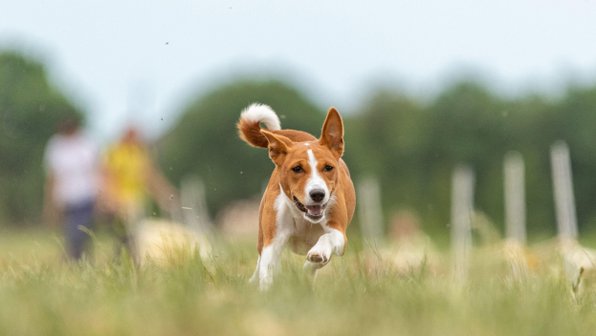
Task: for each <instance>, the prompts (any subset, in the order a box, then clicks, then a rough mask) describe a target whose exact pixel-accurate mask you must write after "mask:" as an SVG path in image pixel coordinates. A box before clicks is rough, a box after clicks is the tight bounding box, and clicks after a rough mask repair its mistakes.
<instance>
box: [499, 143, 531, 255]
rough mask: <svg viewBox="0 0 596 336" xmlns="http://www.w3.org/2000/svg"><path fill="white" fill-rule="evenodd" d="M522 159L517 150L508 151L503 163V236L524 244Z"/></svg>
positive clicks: (524, 207) (523, 170)
mask: <svg viewBox="0 0 596 336" xmlns="http://www.w3.org/2000/svg"><path fill="white" fill-rule="evenodd" d="M524 175H525V167H524V160H523V158H522V156H521V154H520V153H519V152H509V153H507V154H506V155H505V163H504V181H503V184H504V186H503V187H504V190H505V193H504V197H505V237H506V238H507V240H509V241H513V242H515V243H518V244H520V245H521V246H525V245H526V193H525V177H524Z"/></svg>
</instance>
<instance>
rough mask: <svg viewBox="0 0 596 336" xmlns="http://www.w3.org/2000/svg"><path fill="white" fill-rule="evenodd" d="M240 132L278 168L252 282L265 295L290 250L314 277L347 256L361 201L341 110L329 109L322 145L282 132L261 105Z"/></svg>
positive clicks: (265, 206)
mask: <svg viewBox="0 0 596 336" xmlns="http://www.w3.org/2000/svg"><path fill="white" fill-rule="evenodd" d="M261 123H262V124H264V125H265V126H266V127H267V129H266V130H265V129H261V127H260V124H261ZM237 126H238V130H239V135H240V138H241V139H242V140H244V141H246V142H247V143H248V144H249V145H252V146H255V147H263V148H268V150H269V157H270V158H271V160H272V161H273V163H274V164H275V169H274V170H273V173H272V174H271V178H270V179H269V184H268V185H267V189H266V190H265V194H264V195H263V198H262V200H261V205H260V209H259V238H258V244H257V250H258V252H259V258H258V260H257V267H256V270H255V272H254V274H253V276H252V277H251V282H254V281H257V280H258V281H259V287H260V288H261V289H267V288H268V287H269V286H270V285H271V283H272V280H273V273H274V272H275V269H276V268H277V265H278V263H279V258H280V255H281V252H282V250H283V248H284V246H285V245H286V244H287V245H289V246H290V247H291V249H292V250H293V251H294V252H295V253H298V254H302V255H304V254H306V262H305V264H304V268H305V269H307V270H308V271H309V272H312V273H313V274H314V273H315V272H316V271H317V270H318V269H319V268H321V267H323V266H325V265H326V264H327V263H328V262H329V260H331V257H332V256H333V255H343V253H344V247H345V245H346V242H347V238H346V228H347V227H348V224H350V222H351V220H352V216H353V215H354V208H355V203H356V195H355V191H354V185H353V184H352V180H351V179H350V173H349V171H348V167H347V166H346V164H345V162H344V161H343V160H342V158H341V157H342V155H343V153H344V139H343V138H344V129H343V122H342V119H341V116H340V115H339V113H338V112H337V110H335V109H334V108H330V109H329V112H328V113H327V117H326V118H325V122H324V123H323V129H322V132H321V137H320V138H319V139H317V138H315V137H314V136H312V135H311V134H309V133H306V132H303V131H297V130H291V129H283V130H282V129H281V127H280V123H279V118H278V117H277V115H276V114H275V112H274V111H273V110H272V109H271V108H270V107H269V106H267V105H261V104H253V105H250V106H249V107H247V108H246V109H244V111H242V114H241V115H240V120H239V121H238V124H237Z"/></svg>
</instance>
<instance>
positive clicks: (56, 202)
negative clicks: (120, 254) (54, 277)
mask: <svg viewBox="0 0 596 336" xmlns="http://www.w3.org/2000/svg"><path fill="white" fill-rule="evenodd" d="M44 164H45V168H46V190H45V199H44V217H45V218H46V220H47V219H49V218H50V217H51V214H57V215H59V218H60V220H61V222H62V224H63V225H64V235H65V245H66V252H67V254H68V257H69V258H70V259H71V260H80V259H81V258H82V256H83V254H84V252H85V250H86V249H87V248H88V245H89V239H90V236H89V232H90V231H92V230H93V226H94V223H93V220H94V216H93V214H94V209H95V205H96V201H97V197H98V192H99V179H100V165H99V164H100V163H99V150H98V148H97V146H96V145H95V143H94V142H93V141H92V140H91V139H89V138H88V137H87V136H85V134H84V133H83V132H82V131H81V130H80V128H79V122H78V120H75V119H67V120H64V121H62V122H61V123H60V124H59V126H58V132H57V133H56V134H55V135H53V136H52V137H51V138H50V140H49V141H48V143H47V145H46V149H45V154H44Z"/></svg>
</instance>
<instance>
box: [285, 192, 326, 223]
mask: <svg viewBox="0 0 596 336" xmlns="http://www.w3.org/2000/svg"><path fill="white" fill-rule="evenodd" d="M293 199H294V205H296V208H298V210H300V211H302V212H304V214H305V215H306V217H308V218H310V219H312V220H315V221H317V220H320V219H321V218H323V216H324V214H325V212H324V210H325V207H326V206H327V204H316V205H308V206H307V205H304V204H302V203H301V202H300V201H299V200H298V199H297V198H296V196H294V197H293Z"/></svg>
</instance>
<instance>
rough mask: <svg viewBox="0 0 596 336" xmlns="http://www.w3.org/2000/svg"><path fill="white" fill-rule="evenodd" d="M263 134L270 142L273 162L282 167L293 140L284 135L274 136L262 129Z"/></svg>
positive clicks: (270, 155)
mask: <svg viewBox="0 0 596 336" xmlns="http://www.w3.org/2000/svg"><path fill="white" fill-rule="evenodd" d="M261 134H263V135H264V136H265V137H266V138H267V141H268V142H269V146H268V149H269V157H270V158H271V161H273V163H275V164H276V165H278V166H281V165H282V163H283V161H284V158H285V156H286V154H288V148H290V147H291V146H292V140H290V139H288V138H287V137H285V136H283V135H279V134H273V133H271V132H269V131H266V130H264V129H261Z"/></svg>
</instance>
